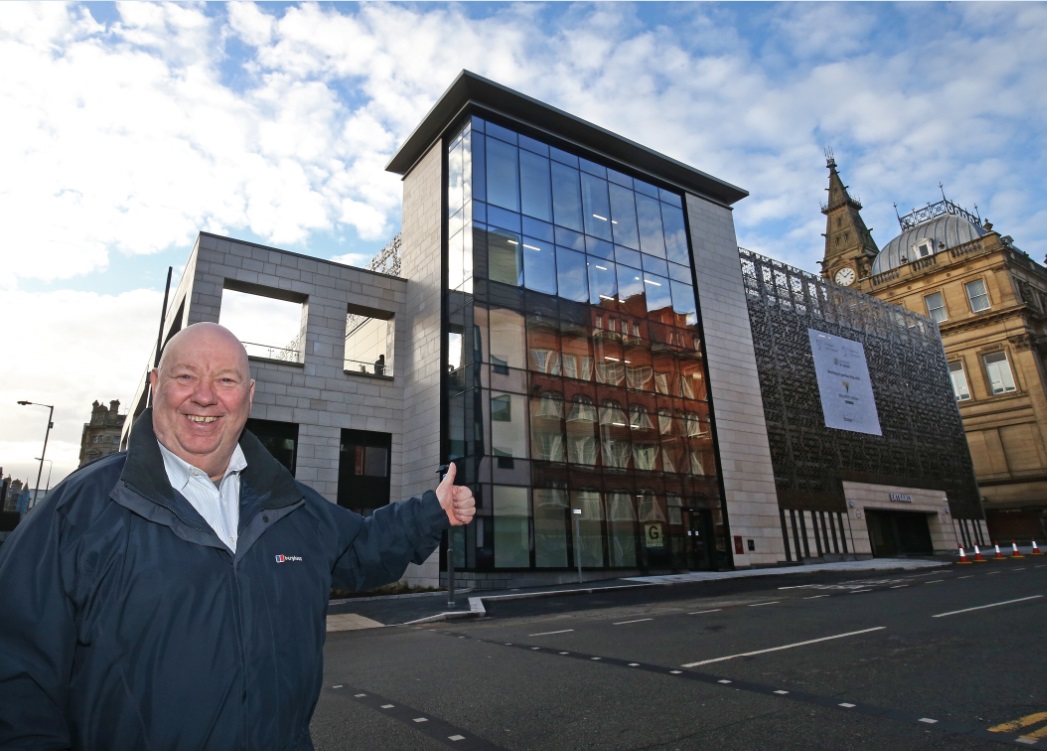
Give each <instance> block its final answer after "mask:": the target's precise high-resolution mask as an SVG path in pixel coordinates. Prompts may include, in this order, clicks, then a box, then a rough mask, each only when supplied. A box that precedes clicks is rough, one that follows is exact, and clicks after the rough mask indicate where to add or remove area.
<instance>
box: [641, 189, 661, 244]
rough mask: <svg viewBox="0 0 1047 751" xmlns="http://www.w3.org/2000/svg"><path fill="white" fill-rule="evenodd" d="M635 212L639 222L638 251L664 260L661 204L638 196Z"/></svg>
mask: <svg viewBox="0 0 1047 751" xmlns="http://www.w3.org/2000/svg"><path fill="white" fill-rule="evenodd" d="M636 211H637V215H638V216H639V220H640V250H642V251H643V252H644V253H650V254H651V255H652V256H658V257H659V258H665V235H664V234H662V208H661V204H660V203H659V202H658V201H656V200H655V199H653V198H648V197H647V196H641V195H638V196H636Z"/></svg>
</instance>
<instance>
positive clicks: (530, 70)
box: [0, 2, 1047, 485]
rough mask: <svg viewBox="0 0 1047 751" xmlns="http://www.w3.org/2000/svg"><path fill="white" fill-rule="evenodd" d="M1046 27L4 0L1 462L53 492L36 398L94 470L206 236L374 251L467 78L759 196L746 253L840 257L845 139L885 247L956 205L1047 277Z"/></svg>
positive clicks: (818, 16) (691, 11)
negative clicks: (828, 191) (927, 210)
mask: <svg viewBox="0 0 1047 751" xmlns="http://www.w3.org/2000/svg"><path fill="white" fill-rule="evenodd" d="M1044 39H1047V4H1044V3H1038V2H1035V3H1034V2H1019V3H997V2H991V3H977V2H970V3H967V2H960V3H900V4H888V3H818V2H794V3H760V2H746V3H713V2H674V3H657V2H649V3H637V4H632V3H624V2H623V3H618V2H614V3H611V2H601V3H524V2H504V3H461V4H451V3H435V2H431V3H411V4H399V3H378V2H372V3H318V4H316V3H307V4H298V3H264V4H258V5H255V4H252V3H177V4H170V5H165V4H155V3H142V2H132V3H127V4H119V3H118V4H110V3H89V4H80V3H71V4H62V3H54V2H35V3H23V2H4V3H0V69H2V70H3V71H4V75H3V76H2V77H0V112H3V113H4V114H3V116H2V117H0V165H2V169H0V223H2V226H3V229H4V236H5V240H6V242H5V247H4V250H3V255H2V256H0V258H2V262H3V271H4V273H3V274H2V275H0V321H2V322H3V323H2V327H3V328H2V333H3V343H4V348H5V351H6V352H7V353H15V354H16V355H17V357H15V358H13V359H8V360H7V362H5V366H4V377H3V379H2V382H0V425H2V426H3V430H2V431H0V466H3V467H4V471H5V473H10V474H13V475H14V476H15V477H18V478H21V479H30V481H31V482H35V478H36V470H37V468H38V463H37V462H34V461H33V457H37V456H39V451H40V448H41V442H42V439H43V432H44V429H45V421H46V410H44V409H40V408H35V407H28V408H27V407H19V406H17V405H16V401H17V400H19V399H28V400H30V401H34V402H42V403H45V404H53V405H55V428H54V430H53V431H52V432H51V436H50V442H49V445H48V452H47V453H48V457H49V458H50V459H52V460H53V472H52V483H51V484H52V485H53V484H54V483H56V482H57V481H58V480H59V479H61V478H62V477H64V476H65V475H66V474H67V473H68V472H69V471H71V470H72V469H73V468H74V467H75V466H76V464H77V455H78V451H79V437H80V431H81V428H82V425H83V423H84V422H86V421H87V420H88V419H89V417H90V410H91V403H92V402H93V401H95V400H98V401H101V402H103V403H108V402H109V401H110V400H112V399H120V400H121V401H123V402H124V404H125V406H126V405H127V404H128V402H129V401H130V399H131V397H132V396H133V392H134V389H135V386H136V384H137V382H138V380H139V378H140V377H141V375H142V373H143V372H144V370H145V368H146V367H147V365H148V363H147V362H146V360H147V358H148V355H149V350H150V347H151V345H152V342H153V341H154V340H155V336H156V326H157V318H158V316H159V312H160V308H161V304H162V297H163V286H164V281H165V279H166V274H167V269H168V267H169V266H170V267H174V268H175V274H176V281H177V276H178V274H179V273H180V271H181V268H182V266H183V265H184V263H185V261H186V259H187V257H188V254H189V252H190V250H191V248H192V244H193V240H194V238H195V236H196V234H197V233H198V232H199V231H201V230H205V231H211V232H217V233H220V234H226V235H231V236H234V237H237V238H243V239H248V240H254V241H258V242H262V243H265V244H268V245H274V246H276V247H281V248H285V249H288V250H293V251H296V252H300V253H307V254H310V255H315V256H318V257H322V258H330V259H337V260H341V261H343V262H347V263H357V264H362V263H365V262H366V260H367V259H369V258H370V257H371V256H372V255H374V253H376V252H377V251H378V250H379V249H380V248H381V247H382V246H383V245H384V244H385V243H386V242H387V241H388V239H389V238H390V237H392V235H393V234H395V233H396V231H397V230H398V228H399V223H400V190H401V186H400V182H399V178H398V177H397V176H395V175H390V174H388V173H386V172H385V171H384V167H385V165H386V164H387V163H388V161H389V159H390V157H391V156H392V155H393V153H395V151H396V149H397V148H398V146H399V145H400V144H401V143H402V142H403V141H404V139H405V138H406V137H407V135H408V134H409V133H410V132H411V131H412V130H413V128H414V127H415V125H416V124H417V123H418V122H419V120H420V119H421V117H422V116H423V115H424V114H425V113H426V112H427V111H428V110H429V108H430V107H431V106H432V105H433V103H434V102H435V101H436V100H437V99H438V98H439V96H440V94H441V93H442V92H443V91H444V90H445V89H446V88H447V87H448V86H449V85H450V83H451V82H452V81H453V79H454V78H455V76H456V75H457V74H458V73H459V72H460V71H461V70H462V69H463V68H464V69H469V70H471V71H473V72H475V73H478V74H480V75H482V76H485V77H487V78H490V79H493V80H495V81H497V82H499V83H501V84H504V85H506V86H509V87H511V88H513V89H516V90H518V91H520V92H522V93H524V94H527V95H528V96H532V97H535V98H537V99H540V100H542V101H545V102H547V103H549V104H551V105H554V106H556V107H559V108H561V109H564V110H566V111H568V112H570V113H572V114H574V115H576V116H578V117H581V118H583V119H586V120H589V121H590V122H593V123H595V124H596V125H599V126H601V127H604V128H607V129H609V130H612V131H614V132H616V133H619V134H620V135H622V136H625V137H627V138H630V139H632V140H634V141H638V142H640V143H642V144H644V145H646V146H648V147H650V148H652V149H655V150H657V151H660V152H662V153H664V154H666V155H667V156H670V157H672V158H674V159H677V160H679V161H682V162H684V163H686V164H689V165H691V166H693V167H695V168H697V169H699V170H702V171H704V172H707V173H709V174H712V175H714V176H716V177H718V178H721V179H723V180H725V181H727V182H730V183H732V184H734V185H737V186H739V187H742V188H744V189H746V190H748V191H749V193H750V196H749V197H748V198H746V199H744V200H743V201H741V202H740V203H738V204H737V205H736V207H735V222H736V227H737V231H738V241H739V243H740V244H741V245H742V246H744V247H747V248H750V249H752V250H754V251H757V252H759V253H762V254H765V255H769V256H772V257H774V258H777V259H779V260H782V261H785V262H786V263H790V264H793V265H796V266H800V267H802V268H805V269H808V270H812V271H813V270H816V269H817V260H818V259H819V258H820V257H821V254H822V249H823V240H822V237H821V233H822V232H823V231H824V217H823V216H822V214H821V213H820V206H821V202H822V201H823V200H824V198H825V188H826V186H827V175H828V173H827V170H826V169H825V157H824V151H825V148H826V147H830V148H831V149H832V151H833V153H834V155H835V158H836V161H837V163H838V165H839V168H840V171H841V174H842V175H843V177H844V180H845V182H846V184H848V185H849V186H850V188H851V191H852V193H853V194H854V195H856V196H857V197H858V198H859V199H860V200H861V201H862V203H863V205H864V207H865V208H864V210H863V212H862V215H863V217H864V218H865V221H866V223H867V224H868V225H869V226H870V227H871V228H872V230H873V237H874V238H875V240H876V241H877V243H878V244H879V245H880V246H881V247H882V246H883V245H885V244H886V243H887V242H888V241H889V240H891V239H892V238H893V237H895V236H896V235H897V234H898V222H897V218H896V208H895V205H897V212H898V213H901V214H905V213H907V212H908V211H910V210H912V209H914V208H919V207H923V206H925V205H926V204H928V203H932V202H935V201H937V200H939V199H940V198H941V197H942V191H943V190H944V194H945V195H946V196H947V197H948V198H949V199H950V200H952V201H954V202H956V203H958V204H960V205H961V206H963V207H965V208H967V209H969V210H972V211H975V210H976V211H977V212H978V213H979V214H980V215H981V216H982V218H985V219H990V220H991V221H992V222H993V224H994V225H995V228H996V229H997V230H999V231H1000V232H1001V233H1003V234H1009V235H1011V236H1012V237H1013V238H1014V241H1015V243H1016V244H1017V245H1018V247H1020V248H1022V249H1023V250H1025V251H1027V252H1028V253H1029V254H1030V255H1031V256H1032V257H1033V258H1035V259H1036V260H1038V261H1041V262H1042V260H1043V258H1044V255H1045V253H1047V209H1045V208H1044V204H1043V196H1044V193H1045V190H1044V188H1045V182H1047V169H1045V167H1047V165H1045V156H1044V148H1043V147H1044V142H1045V134H1044V130H1045V123H1047V117H1045V115H1047V97H1045V96H1044V95H1043V86H1042V83H1041V79H1042V77H1043V74H1044V72H1045V71H1047V45H1045V44H1044V42H1043V40H1044ZM939 185H941V186H942V187H939ZM47 471H48V470H47V469H46V468H45V472H44V474H45V480H46V475H47Z"/></svg>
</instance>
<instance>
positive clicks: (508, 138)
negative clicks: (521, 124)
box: [485, 121, 519, 144]
mask: <svg viewBox="0 0 1047 751" xmlns="http://www.w3.org/2000/svg"><path fill="white" fill-rule="evenodd" d="M485 122H486V132H487V135H489V136H491V137H492V138H498V139H501V140H503V141H505V142H506V143H511V144H515V143H516V141H517V139H518V138H519V136H518V135H517V133H516V131H515V130H509V128H503V127H502V126H501V125H496V124H495V123H492V122H490V121H485Z"/></svg>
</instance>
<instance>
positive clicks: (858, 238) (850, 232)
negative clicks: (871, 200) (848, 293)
mask: <svg viewBox="0 0 1047 751" xmlns="http://www.w3.org/2000/svg"><path fill="white" fill-rule="evenodd" d="M825 166H826V167H828V168H829V188H828V191H829V200H828V201H826V202H825V204H824V205H823V206H822V213H823V214H825V235H824V236H825V257H824V258H823V259H822V261H821V264H822V276H824V277H826V278H827V279H831V280H832V281H834V282H836V283H837V284H839V285H842V286H844V287H850V286H851V285H854V284H857V283H859V281H860V280H862V279H864V278H865V277H867V276H869V269H870V267H871V266H872V262H873V259H874V258H876V254H877V253H879V248H877V247H876V242H875V241H874V240H873V239H872V234H871V233H870V230H869V228H868V227H866V226H865V222H864V221H863V220H862V215H861V214H860V213H859V212H860V211H861V209H862V204H861V203H860V202H859V201H858V200H857V199H856V198H852V197H851V195H850V194H849V193H848V192H847V186H846V185H844V184H843V180H841V179H840V174H839V173H838V172H837V171H836V160H835V159H833V155H832V152H831V151H828V150H827V151H826V154H825Z"/></svg>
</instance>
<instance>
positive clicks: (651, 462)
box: [632, 443, 659, 472]
mask: <svg viewBox="0 0 1047 751" xmlns="http://www.w3.org/2000/svg"><path fill="white" fill-rule="evenodd" d="M632 448H633V466H634V467H635V468H636V469H640V470H644V471H646V472H653V471H655V470H656V469H658V451H659V449H658V445H657V444H654V443H634V444H633V445H632Z"/></svg>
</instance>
